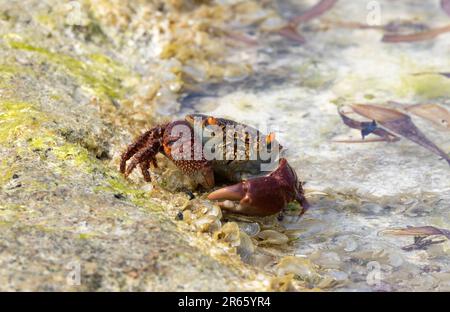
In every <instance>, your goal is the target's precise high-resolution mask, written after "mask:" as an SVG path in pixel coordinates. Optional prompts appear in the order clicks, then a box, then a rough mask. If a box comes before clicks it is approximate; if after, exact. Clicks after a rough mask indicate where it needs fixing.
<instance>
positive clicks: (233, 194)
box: [120, 114, 309, 216]
mask: <svg viewBox="0 0 450 312" xmlns="http://www.w3.org/2000/svg"><path fill="white" fill-rule="evenodd" d="M211 129H213V131H214V132H215V133H212V132H211V131H212V130H211ZM230 129H231V130H233V129H234V131H227V130H230ZM194 130H197V131H194ZM207 133H209V134H207ZM211 138H214V139H216V143H217V144H216V145H215V148H212V149H211V151H212V152H213V153H215V154H214V155H215V158H211V157H210V156H208V155H206V152H205V150H206V147H208V144H209V143H208V142H211ZM278 147H279V150H281V149H282V147H281V146H280V145H279V144H278V142H277V141H276V140H275V136H274V134H273V133H271V134H268V135H264V134H262V133H261V132H259V131H258V130H256V129H255V128H252V127H249V126H246V125H244V124H240V123H237V122H235V121H232V120H229V119H224V118H215V117H212V116H206V115H201V114H192V115H187V116H186V117H185V120H177V121H173V122H169V123H166V124H162V125H158V126H156V127H154V128H152V129H150V130H148V131H146V132H145V133H143V134H142V135H140V136H139V137H138V138H137V139H136V140H135V141H134V143H132V144H131V145H129V146H128V148H127V149H126V151H125V152H124V153H123V154H122V156H121V162H120V172H122V173H123V174H124V175H125V177H127V176H128V175H129V174H130V173H131V172H132V171H133V170H134V169H135V168H136V167H137V166H138V165H139V166H140V169H141V171H142V175H143V176H144V179H145V180H146V181H151V178H150V174H149V171H148V170H149V168H150V164H152V165H153V166H154V167H157V161H156V155H157V154H158V153H161V154H163V155H164V156H166V157H167V158H168V159H170V160H171V161H173V162H174V164H175V165H176V166H177V167H178V168H179V169H180V170H181V171H182V172H183V173H184V174H186V175H188V176H190V178H191V179H193V181H194V182H195V183H196V184H197V185H200V186H202V187H203V188H204V189H207V190H209V189H211V188H213V187H214V185H215V181H216V180H218V179H221V180H225V181H229V182H238V183H237V184H234V185H231V186H227V187H224V188H221V189H218V190H215V191H213V192H212V193H210V194H209V195H208V198H209V199H211V200H218V201H219V202H218V204H219V206H220V207H222V208H223V209H226V210H229V211H232V212H235V213H241V214H246V215H253V216H268V215H272V214H275V213H281V212H283V211H284V208H285V207H286V205H287V204H288V203H289V202H292V201H294V200H295V201H297V202H299V203H300V205H301V206H302V211H301V213H300V214H303V213H304V212H305V211H306V209H308V207H309V204H308V202H307V200H306V198H305V196H304V192H303V187H302V186H303V183H302V182H300V181H299V180H298V178H297V175H296V173H295V171H294V170H293V169H292V167H291V166H290V165H289V164H288V162H287V161H286V159H284V158H281V159H279V164H278V168H277V169H276V170H274V171H273V172H271V173H270V174H268V175H264V176H261V174H262V173H263V172H262V170H261V165H264V164H268V163H269V162H270V160H269V161H268V160H263V159H262V157H261V155H260V153H258V151H260V149H262V148H266V151H267V152H271V151H275V149H276V148H278ZM207 156H208V157H207ZM221 156H223V157H221ZM130 159H131V161H130V162H129V163H128V165H127V161H128V160H130ZM245 174H250V175H253V176H255V175H260V176H258V177H254V178H250V179H244V175H245Z"/></svg>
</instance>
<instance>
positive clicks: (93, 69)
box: [4, 35, 132, 100]
mask: <svg viewBox="0 0 450 312" xmlns="http://www.w3.org/2000/svg"><path fill="white" fill-rule="evenodd" d="M4 38H5V40H6V42H7V43H8V45H9V47H11V48H12V49H17V50H23V51H29V52H34V53H37V54H39V55H41V56H43V57H44V59H45V60H47V61H49V62H51V63H53V64H55V65H57V66H58V67H60V68H62V69H64V70H67V72H68V73H69V74H70V75H71V76H72V77H74V78H75V79H78V80H79V82H80V83H81V86H82V87H85V88H88V89H89V90H90V91H92V92H93V93H94V94H95V95H97V96H99V97H101V98H102V99H109V100H113V99H121V98H123V97H124V96H125V94H126V93H127V92H128V91H129V88H128V87H127V86H125V85H124V83H123V80H124V79H130V78H131V77H132V74H131V72H130V71H129V70H128V69H126V68H125V67H123V66H122V65H120V64H118V63H117V62H115V61H113V60H112V59H111V58H109V57H107V56H106V55H102V54H98V53H96V54H88V55H85V56H84V60H82V59H78V58H75V57H73V56H70V55H67V54H64V53H57V52H52V51H50V50H48V49H45V48H42V47H39V46H35V45H32V44H29V43H26V42H24V41H23V40H17V36H12V35H9V36H4Z"/></svg>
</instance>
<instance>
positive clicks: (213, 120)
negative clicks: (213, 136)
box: [206, 117, 217, 125]
mask: <svg viewBox="0 0 450 312" xmlns="http://www.w3.org/2000/svg"><path fill="white" fill-rule="evenodd" d="M206 124H208V125H217V119H216V118H214V117H208V119H206Z"/></svg>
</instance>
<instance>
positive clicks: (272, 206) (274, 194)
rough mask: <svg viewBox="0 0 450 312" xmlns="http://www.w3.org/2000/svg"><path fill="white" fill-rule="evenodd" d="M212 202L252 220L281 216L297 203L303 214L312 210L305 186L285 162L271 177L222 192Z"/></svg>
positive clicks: (215, 195) (256, 179) (284, 160)
mask: <svg viewBox="0 0 450 312" xmlns="http://www.w3.org/2000/svg"><path fill="white" fill-rule="evenodd" d="M208 198H209V199H212V200H219V201H220V202H219V206H221V207H222V208H224V209H226V210H229V211H232V212H236V213H241V214H246V215H251V216H268V215H272V214H275V213H279V212H281V211H283V209H284V208H285V207H286V205H287V204H288V203H289V202H291V201H294V200H296V201H298V202H299V203H300V205H301V206H302V208H303V209H302V212H301V213H300V214H303V213H304V212H305V211H306V210H307V209H308V207H309V204H308V202H307V200H306V198H305V197H304V192H303V187H302V183H301V182H299V181H298V179H297V175H296V173H295V171H294V170H293V169H292V168H291V166H289V164H288V163H287V161H286V159H284V158H282V159H281V160H280V164H279V166H278V168H277V169H276V170H275V171H273V172H272V173H270V174H269V175H266V176H263V177H258V178H253V179H249V180H244V181H242V182H240V183H237V184H234V185H231V186H227V187H224V188H221V189H218V190H216V191H214V192H212V193H210V194H209V195H208Z"/></svg>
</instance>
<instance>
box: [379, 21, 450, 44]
mask: <svg viewBox="0 0 450 312" xmlns="http://www.w3.org/2000/svg"><path fill="white" fill-rule="evenodd" d="M447 32H450V25H446V26H442V27H438V28H432V29H428V30H425V31H421V32H417V33H412V34H385V35H384V36H383V39H382V41H383V42H387V43H400V42H417V41H425V40H431V39H434V38H436V37H437V36H439V35H442V34H445V33H447Z"/></svg>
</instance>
